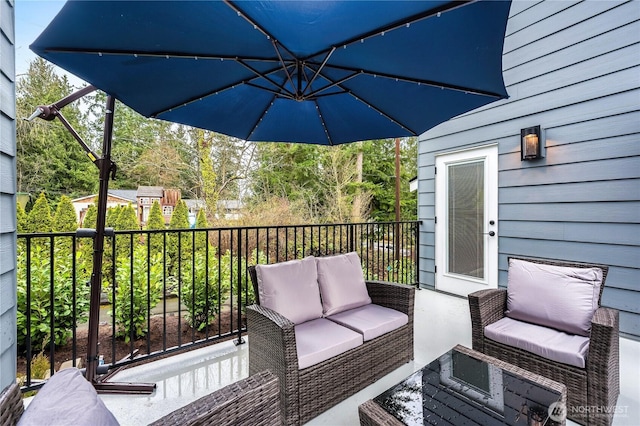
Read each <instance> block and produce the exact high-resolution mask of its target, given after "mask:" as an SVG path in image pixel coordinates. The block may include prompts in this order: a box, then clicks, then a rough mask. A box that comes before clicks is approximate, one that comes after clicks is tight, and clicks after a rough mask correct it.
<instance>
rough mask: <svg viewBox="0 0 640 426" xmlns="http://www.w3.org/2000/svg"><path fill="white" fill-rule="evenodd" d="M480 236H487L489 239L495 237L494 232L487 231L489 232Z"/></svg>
mask: <svg viewBox="0 0 640 426" xmlns="http://www.w3.org/2000/svg"><path fill="white" fill-rule="evenodd" d="M482 235H488V236H490V237H495V236H496V233H495V232H494V231H489V232H483V234H482Z"/></svg>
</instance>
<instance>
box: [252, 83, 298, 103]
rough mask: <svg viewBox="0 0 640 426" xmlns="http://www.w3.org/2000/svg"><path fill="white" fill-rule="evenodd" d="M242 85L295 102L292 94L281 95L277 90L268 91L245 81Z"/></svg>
mask: <svg viewBox="0 0 640 426" xmlns="http://www.w3.org/2000/svg"><path fill="white" fill-rule="evenodd" d="M244 84H246V85H247V86H251V87H255V88H256V89H260V90H264V91H265V92H269V93H273V94H274V95H276V96H277V97H281V98H286V99H291V100H295V96H294V95H293V94H285V93H282V92H278V91H277V90H273V89H269V88H267V87H264V86H260V85H258V84H255V83H251V82H250V81H247V82H245V83H244Z"/></svg>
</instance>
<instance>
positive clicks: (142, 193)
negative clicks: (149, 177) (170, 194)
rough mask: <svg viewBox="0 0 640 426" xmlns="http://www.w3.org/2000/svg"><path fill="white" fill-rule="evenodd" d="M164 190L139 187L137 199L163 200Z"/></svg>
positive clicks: (153, 187)
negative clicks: (152, 198)
mask: <svg viewBox="0 0 640 426" xmlns="http://www.w3.org/2000/svg"><path fill="white" fill-rule="evenodd" d="M163 194H164V188H163V187H161V186H139V187H138V191H137V193H136V197H155V198H162V196H163Z"/></svg>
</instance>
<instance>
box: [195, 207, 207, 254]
mask: <svg viewBox="0 0 640 426" xmlns="http://www.w3.org/2000/svg"><path fill="white" fill-rule="evenodd" d="M208 227H209V223H208V222H207V215H206V214H205V211H204V209H200V210H199V211H198V215H197V216H196V228H197V229H206V228H208ZM206 244H207V232H206V231H200V232H198V231H196V251H199V250H201V249H204V248H205V247H206Z"/></svg>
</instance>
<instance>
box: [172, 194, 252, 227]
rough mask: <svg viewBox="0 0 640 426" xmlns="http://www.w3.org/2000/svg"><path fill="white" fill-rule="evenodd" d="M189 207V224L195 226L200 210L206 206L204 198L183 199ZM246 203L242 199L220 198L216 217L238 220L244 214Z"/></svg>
mask: <svg viewBox="0 0 640 426" xmlns="http://www.w3.org/2000/svg"><path fill="white" fill-rule="evenodd" d="M183 201H184V202H185V204H186V205H187V208H188V209H189V224H190V225H191V227H192V228H193V227H195V225H196V218H197V216H198V212H199V211H200V210H202V209H204V208H205V206H206V204H205V202H204V200H183ZM243 207H244V204H243V203H242V201H240V200H218V212H217V213H216V219H220V217H221V216H222V217H223V218H224V219H226V220H238V219H240V217H241V216H242V208H243Z"/></svg>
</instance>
